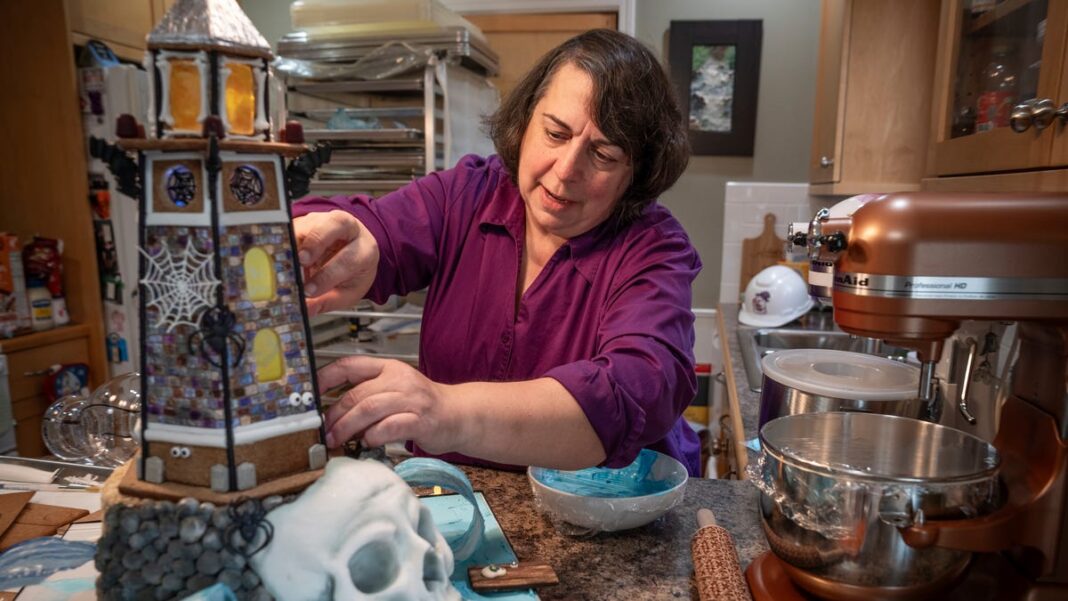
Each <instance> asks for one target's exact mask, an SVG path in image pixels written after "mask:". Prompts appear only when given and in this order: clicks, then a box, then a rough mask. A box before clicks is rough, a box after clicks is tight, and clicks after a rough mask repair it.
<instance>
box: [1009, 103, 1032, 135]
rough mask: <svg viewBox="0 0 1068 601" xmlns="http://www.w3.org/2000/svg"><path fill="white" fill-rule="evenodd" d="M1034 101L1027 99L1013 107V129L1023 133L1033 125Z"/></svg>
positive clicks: (1011, 119)
mask: <svg viewBox="0 0 1068 601" xmlns="http://www.w3.org/2000/svg"><path fill="white" fill-rule="evenodd" d="M1034 103H1035V101H1034V100H1026V101H1024V102H1021V103H1020V104H1017V105H1016V106H1014V107H1012V113H1010V114H1009V127H1011V128H1012V131H1014V132H1016V133H1018V134H1022V133H1024V132H1025V131H1027V130H1028V128H1030V127H1031V122H1032V120H1033V119H1034V117H1033V114H1032V112H1031V107H1032V105H1034Z"/></svg>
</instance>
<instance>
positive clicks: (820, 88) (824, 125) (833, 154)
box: [809, 0, 851, 184]
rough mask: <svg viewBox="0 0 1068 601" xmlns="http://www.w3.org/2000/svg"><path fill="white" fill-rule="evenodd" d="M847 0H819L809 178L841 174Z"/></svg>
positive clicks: (831, 177)
mask: <svg viewBox="0 0 1068 601" xmlns="http://www.w3.org/2000/svg"><path fill="white" fill-rule="evenodd" d="M850 6H851V3H850V2H848V1H847V0H823V3H822V13H821V23H820V53H819V68H818V71H817V72H816V116H815V122H814V124H813V133H812V156H811V157H810V159H809V181H810V182H811V183H814V184H826V183H833V182H837V181H838V180H839V179H840V178H841V175H840V173H841V168H840V167H839V160H838V158H839V156H840V154H841V149H842V118H843V116H844V112H843V111H840V110H839V108H840V107H842V106H843V105H844V104H845V78H846V73H845V72H844V71H845V68H846V64H847V63H846V61H845V60H844V57H845V56H846V53H847V52H848V50H849V12H850Z"/></svg>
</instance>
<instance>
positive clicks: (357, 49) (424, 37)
mask: <svg viewBox="0 0 1068 601" xmlns="http://www.w3.org/2000/svg"><path fill="white" fill-rule="evenodd" d="M389 42H407V43H409V44H415V45H420V46H430V47H431V48H434V50H435V51H437V52H438V53H439V54H441V55H444V56H445V57H447V58H457V59H459V61H460V64H461V65H462V66H464V67H465V68H468V69H470V70H472V71H475V72H476V73H479V74H480V75H485V76H487V77H492V76H494V75H496V74H497V72H498V71H499V70H500V58H499V57H498V56H497V53H496V52H494V51H493V49H492V48H491V47H490V45H489V42H487V41H485V40H483V39H481V38H479V37H478V36H475V35H471V32H470V31H468V30H467V29H465V28H463V27H443V28H442V29H441V32H440V33H436V34H426V33H410V34H391V35H368V36H352V37H345V38H325V39H314V38H309V37H308V35H307V34H306V33H304V32H300V31H298V32H293V33H289V34H286V35H285V36H284V37H283V38H282V39H281V40H279V42H278V55H279V56H286V57H290V58H299V59H304V60H318V61H329V62H333V61H356V60H359V59H360V58H362V57H363V56H364V55H366V54H368V53H370V52H371V51H373V50H375V49H376V48H378V47H379V46H382V45H384V44H387V43H389Z"/></svg>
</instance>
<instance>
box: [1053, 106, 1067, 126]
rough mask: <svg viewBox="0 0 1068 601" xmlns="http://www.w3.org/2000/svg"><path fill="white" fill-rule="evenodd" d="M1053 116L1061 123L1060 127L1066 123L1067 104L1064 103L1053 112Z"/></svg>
mask: <svg viewBox="0 0 1068 601" xmlns="http://www.w3.org/2000/svg"><path fill="white" fill-rule="evenodd" d="M1053 116H1054V117H1056V118H1057V120H1058V121H1060V122H1061V125H1064V124H1065V122H1068V102H1065V103H1064V104H1062V105H1061V108H1059V109H1057V110H1056V111H1053Z"/></svg>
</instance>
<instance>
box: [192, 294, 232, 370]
mask: <svg viewBox="0 0 1068 601" xmlns="http://www.w3.org/2000/svg"><path fill="white" fill-rule="evenodd" d="M236 322H237V318H236V317H234V314H233V313H232V312H231V311H230V309H228V308H226V307H212V308H211V309H210V310H208V311H206V312H205V313H204V316H203V317H202V318H200V330H199V331H197V332H194V333H193V334H192V335H191V336H190V337H189V354H190V355H196V354H199V355H200V356H202V357H204V358H205V359H207V361H208V363H211V364H212V365H214V366H215V367H222V365H221V363H219V362H217V361H215V359H214V358H213V355H212V354H211V353H209V352H207V351H206V349H205V348H204V347H205V345H206V346H207V348H209V349H211V350H212V351H214V353H215V355H214V356H217V357H220V358H221V357H222V356H223V353H224V352H225V351H227V350H228V349H227V346H228V344H232V345H234V347H236V350H237V352H236V353H233V355H232V361H231V362H230V364H231V367H232V366H234V365H237V364H238V363H240V362H241V357H243V356H244V355H245V339H244V338H243V337H242V336H241V335H239V334H236V333H234V325H235V324H236ZM220 360H221V359H220Z"/></svg>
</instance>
